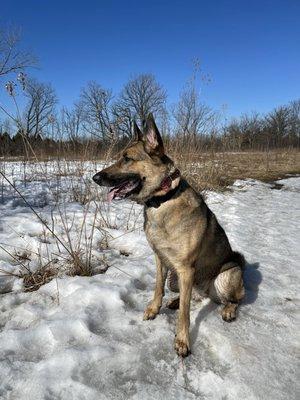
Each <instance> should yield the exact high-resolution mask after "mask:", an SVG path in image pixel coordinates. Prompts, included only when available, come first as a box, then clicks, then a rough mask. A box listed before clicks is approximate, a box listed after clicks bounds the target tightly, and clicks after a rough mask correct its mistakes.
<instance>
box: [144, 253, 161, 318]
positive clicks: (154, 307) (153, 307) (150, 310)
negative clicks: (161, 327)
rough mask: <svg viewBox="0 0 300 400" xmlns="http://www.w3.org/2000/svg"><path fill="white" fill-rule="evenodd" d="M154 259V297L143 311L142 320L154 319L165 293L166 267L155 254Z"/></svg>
mask: <svg viewBox="0 0 300 400" xmlns="http://www.w3.org/2000/svg"><path fill="white" fill-rule="evenodd" d="M155 260H156V283H155V291H154V297H153V300H152V301H151V303H150V304H148V307H147V308H146V310H145V312H144V320H147V319H154V318H155V317H156V315H157V314H158V313H159V310H160V307H161V304H162V299H163V297H164V294H165V282H166V278H167V269H166V267H165V266H164V265H163V263H162V262H161V260H160V259H159V258H158V256H157V255H155Z"/></svg>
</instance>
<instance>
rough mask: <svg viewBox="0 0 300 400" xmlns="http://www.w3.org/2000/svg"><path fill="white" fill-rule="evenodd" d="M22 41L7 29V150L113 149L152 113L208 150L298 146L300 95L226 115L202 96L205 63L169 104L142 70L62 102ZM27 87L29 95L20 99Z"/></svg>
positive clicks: (2, 56)
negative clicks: (32, 70)
mask: <svg viewBox="0 0 300 400" xmlns="http://www.w3.org/2000/svg"><path fill="white" fill-rule="evenodd" d="M19 42H20V37H19V36H18V34H17V33H16V32H15V31H14V32H9V34H8V33H7V32H1V31H0V79H1V77H2V78H3V77H4V76H5V77H6V76H9V77H11V76H12V77H13V79H11V80H8V81H6V84H5V87H6V91H7V95H8V97H9V98H10V99H11V102H12V104H14V110H15V111H14V112H11V111H8V110H6V109H5V108H4V107H3V106H2V105H1V104H0V112H1V111H2V113H0V154H1V155H12V156H13V155H22V154H23V153H24V151H25V150H26V148H27V149H28V147H29V148H33V149H42V150H43V151H44V152H47V151H48V152H49V153H55V152H57V151H58V150H60V149H62V148H64V149H67V150H69V151H72V152H74V153H76V152H82V151H87V150H86V149H87V148H90V149H91V148H93V149H96V151H99V149H100V150H101V149H102V150H103V149H107V148H108V147H109V146H111V145H112V144H114V145H115V144H118V143H120V142H121V143H122V142H124V141H128V139H129V138H130V136H131V124H132V121H133V120H137V122H138V123H140V124H141V125H142V124H143V122H144V120H145V118H146V116H147V115H148V114H149V113H150V112H152V113H153V114H154V115H155V117H156V120H157V121H158V124H159V127H160V129H161V132H162V133H163V135H164V136H165V138H166V139H167V141H168V143H171V142H172V141H176V142H177V143H181V145H182V146H183V148H184V146H186V144H187V143H188V144H189V148H191V145H192V146H194V145H197V146H196V147H197V149H204V150H210V149H214V150H232V151H236V150H238V151H241V150H252V149H260V150H266V149H267V150H268V149H276V148H286V147H293V148H295V147H296V148H299V144H300V99H299V100H295V101H292V102H290V103H289V104H287V105H283V106H280V107H277V108H275V109H273V110H271V111H270V112H269V113H267V114H265V115H261V114H259V113H257V112H252V113H248V114H243V115H242V116H241V117H240V118H236V119H232V120H230V121H226V120H224V118H223V117H222V112H220V111H218V110H214V109H212V108H211V107H210V106H209V105H207V104H206V103H205V102H203V101H202V100H201V95H200V93H201V92H200V89H201V88H200V87H199V86H200V85H199V78H201V70H200V68H199V65H198V64H195V65H194V72H193V75H192V77H191V79H190V80H189V81H188V83H187V84H186V85H185V86H184V88H183V90H182V91H181V93H180V95H179V99H178V101H177V102H176V103H175V104H173V105H172V106H169V107H168V106H167V104H168V103H167V92H166V90H165V89H164V88H163V86H162V85H161V84H160V83H159V82H158V81H157V79H156V78H155V76H154V75H152V74H140V75H137V76H135V77H133V78H131V79H130V80H129V81H128V82H127V83H126V84H125V85H124V87H123V88H122V90H121V92H120V93H119V94H118V95H116V94H114V93H113V92H112V91H111V90H110V89H108V88H105V87H103V86H102V85H101V84H100V83H98V82H89V83H88V84H87V85H86V87H84V88H83V89H82V90H81V93H80V96H79V98H78V100H77V101H75V102H74V105H73V106H72V107H70V108H67V107H63V108H61V109H58V98H57V95H56V93H55V90H54V88H53V87H52V86H51V85H50V84H48V83H43V82H39V81H38V80H36V79H34V78H31V77H28V76H27V75H26V74H25V73H24V70H25V69H26V67H28V66H30V65H32V64H33V63H34V62H35V60H34V58H32V57H31V56H30V54H28V53H26V52H23V51H21V50H19ZM202 78H203V76H202ZM200 80H201V79H200ZM2 81H3V80H1V81H0V82H1V83H2ZM20 94H22V99H23V101H22V102H21V104H18V100H19V98H20ZM1 116H2V117H1Z"/></svg>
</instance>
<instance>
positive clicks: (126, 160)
mask: <svg viewBox="0 0 300 400" xmlns="http://www.w3.org/2000/svg"><path fill="white" fill-rule="evenodd" d="M123 159H124V161H125V162H129V161H132V160H133V159H132V158H130V157H128V156H127V154H124V155H123Z"/></svg>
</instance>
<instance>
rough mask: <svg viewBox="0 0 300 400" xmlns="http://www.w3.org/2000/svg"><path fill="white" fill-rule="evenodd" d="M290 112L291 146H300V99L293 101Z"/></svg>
mask: <svg viewBox="0 0 300 400" xmlns="http://www.w3.org/2000/svg"><path fill="white" fill-rule="evenodd" d="M289 110H290V130H289V139H290V145H296V146H298V147H299V146H300V99H299V100H294V101H291V102H290V104H289Z"/></svg>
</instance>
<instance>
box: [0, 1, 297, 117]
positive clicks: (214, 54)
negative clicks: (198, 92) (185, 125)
mask: <svg viewBox="0 0 300 400" xmlns="http://www.w3.org/2000/svg"><path fill="white" fill-rule="evenodd" d="M299 20H300V1H299V0H282V1H276V0H273V1H267V0H261V1H258V0H252V1H246V0H234V1H230V0H227V1H226V0H220V1H217V0H210V1H208V0H206V1H201V0H198V1H189V0H186V1H178V0H172V1H169V0H168V1H163V0H161V1H156V0H152V1H147V2H146V1H135V0H134V1H133V0H128V1H121V0H119V1H116V0H115V1H114V0H112V1H101V0H98V1H92V0H85V1H75V0H74V1H65V0H61V1H57V0H52V1H41V0H40V1H38V0H26V1H16V0H15V1H5V2H2V4H1V13H0V24H1V25H3V24H14V25H17V26H21V27H22V32H23V45H24V47H26V48H29V49H31V50H32V51H33V52H34V53H35V54H36V55H37V56H38V57H39V60H40V67H39V69H38V70H32V71H31V75H34V76H36V77H37V78H38V79H40V80H42V81H45V82H51V83H52V85H53V86H54V87H55V89H56V91H57V94H58V97H59V99H60V104H61V105H67V106H69V105H71V104H72V102H73V101H74V100H76V99H77V98H78V95H79V92H80V89H81V88H82V87H83V86H84V85H85V84H86V83H87V82H88V81H90V80H96V81H98V82H99V83H101V84H102V85H103V86H104V87H107V88H111V89H113V91H114V92H115V93H118V92H119V91H120V89H121V87H122V85H123V84H124V82H126V81H127V80H128V79H129V78H130V77H131V76H132V75H134V74H137V73H142V72H147V73H148V72H150V73H153V74H154V75H155V76H156V77H157V79H158V81H159V82H160V83H161V84H163V86H164V87H165V88H166V90H167V92H168V96H169V103H173V102H174V101H176V99H177V96H178V94H179V92H180V90H181V89H182V87H183V85H184V83H185V82H186V81H187V79H188V78H189V77H190V76H191V73H192V60H193V59H194V58H199V59H200V61H201V66H202V69H203V72H204V73H205V74H209V75H210V76H211V79H212V81H211V83H210V84H206V85H204V86H203V89H202V99H203V101H206V102H207V103H208V104H210V105H211V106H213V107H215V108H221V107H222V106H223V105H224V104H226V106H227V115H228V116H238V115H239V114H241V113H242V112H247V111H252V110H257V111H259V112H266V111H269V110H270V109H272V108H273V107H275V106H278V105H280V104H284V103H287V102H289V101H290V100H293V99H296V98H299V97H300V23H299Z"/></svg>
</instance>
